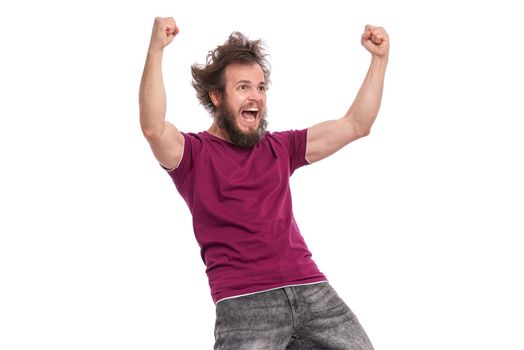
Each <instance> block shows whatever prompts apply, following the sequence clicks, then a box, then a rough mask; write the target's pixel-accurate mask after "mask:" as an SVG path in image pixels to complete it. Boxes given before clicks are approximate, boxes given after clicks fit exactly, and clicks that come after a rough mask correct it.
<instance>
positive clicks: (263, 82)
mask: <svg viewBox="0 0 524 350" xmlns="http://www.w3.org/2000/svg"><path fill="white" fill-rule="evenodd" d="M238 84H252V81H251V80H239V81H237V83H236V85H238ZM257 85H266V82H265V81H261V82H259V83H258V84H257Z"/></svg>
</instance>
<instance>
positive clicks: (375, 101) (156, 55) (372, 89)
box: [139, 17, 389, 169]
mask: <svg viewBox="0 0 524 350" xmlns="http://www.w3.org/2000/svg"><path fill="white" fill-rule="evenodd" d="M179 31H180V30H179V28H178V27H177V25H176V22H175V20H174V19H173V18H171V17H167V18H159V17H157V18H155V22H154V25H153V31H152V34H151V41H150V45H149V49H148V53H147V58H146V63H145V66H144V72H143V75H142V81H141V84H140V93H139V103H140V124H141V127H142V132H143V134H144V136H145V138H146V139H147V141H148V142H149V144H150V146H151V149H152V151H153V154H154V155H155V157H156V158H157V160H158V161H159V162H160V164H162V165H163V166H164V167H166V168H169V169H171V168H175V167H177V165H178V163H179V162H180V159H181V157H182V151H183V147H184V138H183V136H182V134H181V133H180V131H178V129H177V128H176V127H175V126H174V125H173V124H171V123H170V122H168V121H166V120H165V114H166V94H165V89H164V83H163V77H162V55H163V52H164V49H165V47H166V46H168V45H169V44H170V43H171V42H172V41H173V39H174V37H175V36H176V35H177V34H178V33H179ZM361 43H362V45H363V46H364V47H365V48H366V50H367V51H369V52H370V53H371V63H370V66H369V69H368V71H367V74H366V76H365V78H364V81H363V82H362V85H361V87H360V89H359V91H358V93H357V96H356V97H355V100H354V101H353V103H352V104H351V106H350V107H349V109H348V111H347V112H346V114H345V115H344V116H343V117H342V118H339V119H334V120H328V121H325V122H322V123H319V124H317V125H314V126H312V127H310V128H309V129H308V136H307V153H306V159H307V160H308V161H309V162H310V163H313V162H316V161H319V160H321V159H324V158H326V157H328V156H330V155H331V154H333V153H335V152H336V151H338V150H340V149H341V148H342V147H344V146H345V145H347V144H349V143H350V142H353V141H355V140H357V139H359V138H361V137H364V136H366V135H368V134H369V133H370V131H371V126H372V125H373V123H374V121H375V119H376V117H377V114H378V111H379V109H380V103H381V100H382V91H383V88H384V77H385V72H386V66H387V63H388V56H389V37H388V34H387V33H386V31H385V30H384V28H382V27H375V26H371V25H366V26H365V28H364V32H363V33H362V36H361ZM225 77H226V87H225V94H224V95H223V96H221V95H220V94H219V93H218V92H217V91H211V92H210V97H211V100H212V102H213V104H215V106H219V105H220V104H221V103H228V104H229V106H230V107H231V108H232V111H234V113H235V121H236V125H237V127H238V128H239V129H240V130H242V131H245V132H248V131H253V130H256V128H257V127H258V124H259V123H260V120H261V118H262V115H264V112H265V109H266V93H265V87H266V84H265V81H264V75H263V73H262V69H261V68H260V66H258V65H257V64H253V65H240V64H231V65H228V66H227V67H226V70H225ZM252 106H257V107H258V113H257V116H256V118H254V119H252V118H244V117H243V115H242V112H243V111H245V109H246V108H249V107H252ZM208 132H209V133H211V134H213V135H215V136H217V137H220V138H222V139H224V140H226V141H229V138H228V135H227V134H226V133H225V131H224V130H222V129H220V128H219V127H218V125H217V118H216V117H215V118H214V120H213V123H212V125H211V127H210V128H209V130H208Z"/></svg>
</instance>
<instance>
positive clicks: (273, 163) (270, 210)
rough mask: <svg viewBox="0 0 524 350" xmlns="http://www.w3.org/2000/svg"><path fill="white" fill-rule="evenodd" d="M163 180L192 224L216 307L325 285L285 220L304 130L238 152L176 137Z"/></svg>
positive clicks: (207, 137)
mask: <svg viewBox="0 0 524 350" xmlns="http://www.w3.org/2000/svg"><path fill="white" fill-rule="evenodd" d="M183 136H184V139H185V145H184V152H183V156H182V159H181V161H180V164H179V165H178V167H177V168H176V169H174V170H169V171H168V173H169V175H170V176H171V178H172V179H173V182H174V183H175V185H176V187H177V189H178V191H179V192H180V194H181V196H182V197H183V198H184V200H185V201H186V203H187V205H188V207H189V210H190V211H191V214H192V216H193V229H194V232H195V236H196V239H197V241H198V244H199V246H200V248H201V256H202V259H203V261H204V263H205V264H206V267H207V269H206V273H207V276H208V279H209V286H210V287H211V295H212V297H213V300H214V301H215V303H216V302H218V301H220V300H221V299H225V298H230V297H234V296H239V295H244V294H250V293H255V292H260V291H264V290H270V289H273V288H279V287H283V286H287V285H297V284H308V283H315V282H321V281H325V280H326V278H325V276H324V275H323V274H322V273H321V272H320V271H319V270H318V268H317V266H316V265H315V263H314V262H313V260H312V259H311V253H310V252H309V250H308V248H307V246H306V243H305V242H304V239H303V238H302V235H301V234H300V231H299V229H298V226H297V224H296V222H295V218H294V217H293V211H292V206H291V191H290V188H289V177H290V176H291V174H292V173H293V172H294V171H295V170H296V169H298V168H299V167H301V166H304V165H306V164H308V162H307V161H306V143H307V129H306V130H299V131H286V132H274V133H269V132H266V133H265V135H264V137H263V138H262V139H261V140H260V142H259V143H258V144H257V145H255V146H254V147H253V148H249V149H243V148H239V147H237V146H235V145H233V144H232V143H230V142H227V141H224V140H222V139H220V138H218V137H216V136H214V135H212V134H210V133H208V132H200V133H198V134H192V133H189V134H186V133H183Z"/></svg>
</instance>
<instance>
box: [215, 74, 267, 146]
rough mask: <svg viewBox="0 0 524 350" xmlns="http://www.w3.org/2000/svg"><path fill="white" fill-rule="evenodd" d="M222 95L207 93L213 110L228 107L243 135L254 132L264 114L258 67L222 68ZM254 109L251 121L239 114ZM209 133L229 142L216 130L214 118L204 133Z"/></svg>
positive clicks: (224, 133) (222, 131)
mask: <svg viewBox="0 0 524 350" xmlns="http://www.w3.org/2000/svg"><path fill="white" fill-rule="evenodd" d="M224 76H225V79H226V86H225V89H224V90H225V94H224V96H221V95H220V93H219V92H218V91H211V92H210V94H209V96H210V97H211V101H212V102H213V104H214V105H215V106H219V105H221V104H222V103H228V104H229V107H230V108H231V109H232V111H233V112H234V113H235V114H234V115H235V124H236V126H237V128H238V129H239V130H240V131H242V132H243V133H253V132H256V130H257V128H258V126H259V124H260V120H261V119H262V116H263V115H264V112H265V110H266V82H265V79H264V72H263V71H262V68H261V67H260V66H259V65H258V64H252V65H245V64H230V65H228V66H227V67H226V69H225V72H224ZM255 106H256V108H257V109H258V111H257V114H256V117H255V118H245V117H244V116H243V114H242V112H243V111H245V110H247V109H248V108H250V107H255ZM208 132H209V133H211V134H213V135H215V136H217V137H220V138H222V139H224V140H227V141H229V137H228V135H227V133H226V132H225V130H223V129H221V128H220V127H219V126H218V123H217V118H215V119H214V120H213V124H212V125H211V127H210V128H209V130H208Z"/></svg>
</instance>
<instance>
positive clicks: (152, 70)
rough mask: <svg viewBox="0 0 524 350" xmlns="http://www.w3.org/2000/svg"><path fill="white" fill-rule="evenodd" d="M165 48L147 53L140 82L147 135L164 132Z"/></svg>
mask: <svg viewBox="0 0 524 350" xmlns="http://www.w3.org/2000/svg"><path fill="white" fill-rule="evenodd" d="M162 55H163V50H152V49H150V50H149V51H148V53H147V58H146V63H145V66H144V72H143V74H142V81H141V83H140V92H139V104H140V125H141V127H142V132H143V133H144V135H145V136H146V137H153V136H155V135H160V134H162V132H163V130H164V127H165V116H166V91H165V88H164V79H163V76H162Z"/></svg>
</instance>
